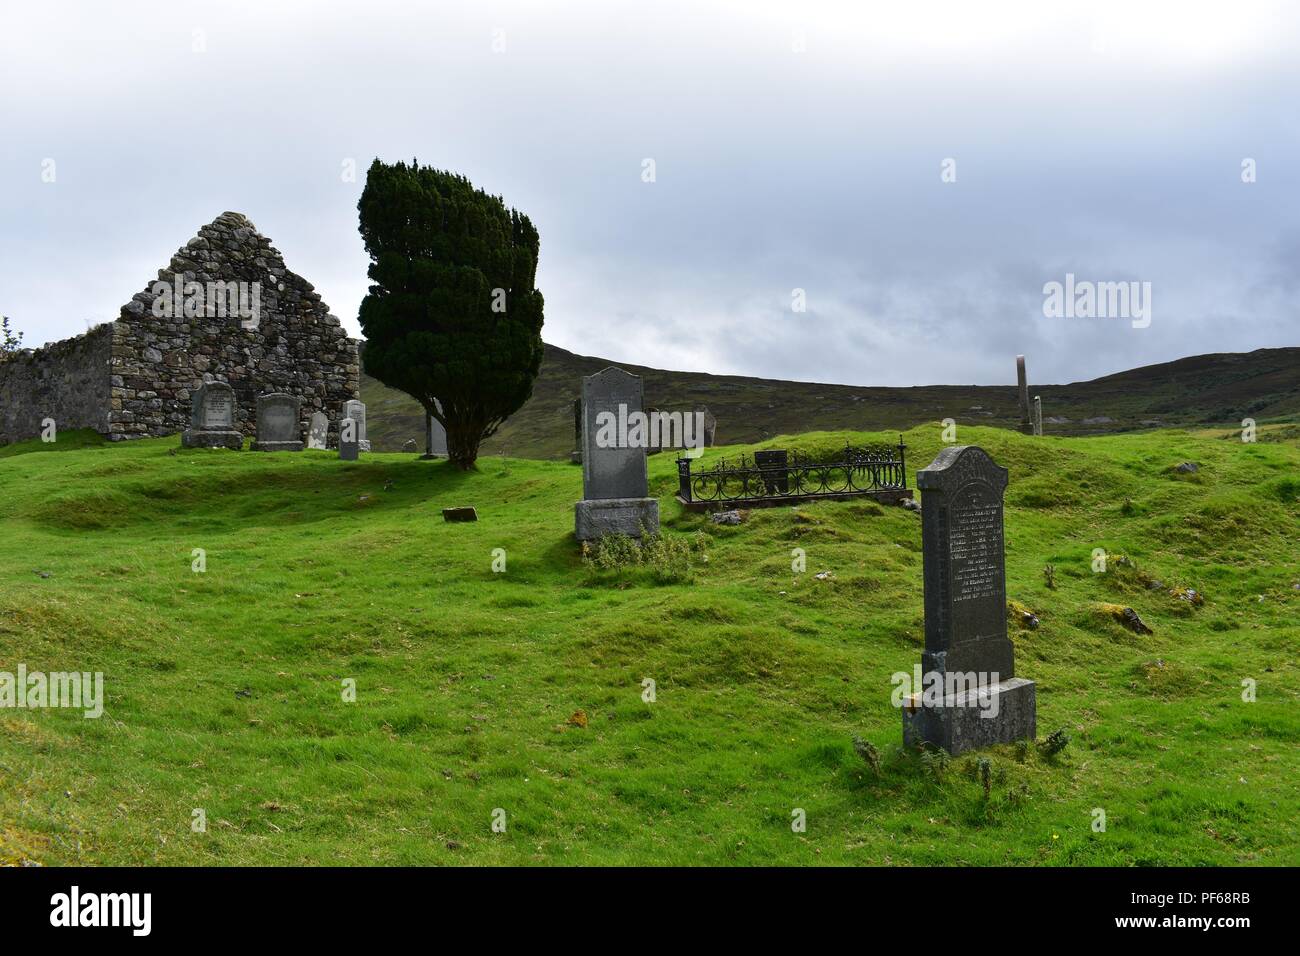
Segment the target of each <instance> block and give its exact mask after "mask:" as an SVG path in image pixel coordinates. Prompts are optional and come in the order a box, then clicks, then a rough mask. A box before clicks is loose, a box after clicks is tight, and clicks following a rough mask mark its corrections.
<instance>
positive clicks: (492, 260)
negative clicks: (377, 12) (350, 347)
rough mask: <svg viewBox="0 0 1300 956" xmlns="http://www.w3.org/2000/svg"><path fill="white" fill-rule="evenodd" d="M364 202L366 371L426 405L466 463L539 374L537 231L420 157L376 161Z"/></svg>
mask: <svg viewBox="0 0 1300 956" xmlns="http://www.w3.org/2000/svg"><path fill="white" fill-rule="evenodd" d="M357 209H358V212H359V213H360V218H361V238H362V240H363V241H364V242H365V247H366V251H367V252H368V253H369V254H370V268H369V270H368V274H369V276H370V280H371V282H372V283H373V285H371V286H370V294H369V295H367V296H366V297H365V299H364V300H362V303H361V310H360V316H359V318H360V321H361V329H362V332H363V334H364V335H365V337H366V346H365V368H366V373H367V374H369V375H372V376H374V377H375V378H377V379H379V381H381V382H383V383H384V384H385V385H388V386H389V387H391V388H396V389H400V390H401V391H403V392H406V393H407V394H408V395H410V396H412V397H413V398H414V399H415V400H416V401H418V402H419V403H420V404H421V405H423V406H424V410H425V412H427V413H428V414H429V415H432V416H433V417H434V418H436V419H437V420H438V421H440V422H441V423H442V425H443V427H445V428H446V429H447V454H448V458H450V459H451V461H453V462H455V463H456V465H457V466H459V467H460V468H471V467H473V465H474V461H475V459H476V458H477V457H478V449H479V445H480V444H481V443H482V442H483V441H484V440H485V439H487V438H488V437H490V436H491V435H492V434H493V433H494V432H495V431H496V430H497V428H498V427H499V426H500V425H501V423H502V422H503V421H505V420H506V418H507V417H508V416H510V415H512V414H513V413H514V412H516V411H518V410H519V408H520V407H521V406H522V405H523V404H524V402H526V401H527V400H528V398H529V396H530V395H532V392H533V381H534V380H535V379H536V378H537V373H538V372H539V371H540V369H541V365H542V308H543V301H542V294H541V292H539V291H538V290H537V289H536V288H535V287H534V285H533V283H534V281H535V279H536V274H537V250H538V235H537V230H536V229H535V228H533V224H532V222H530V221H529V219H528V217H527V216H525V215H522V214H521V213H519V212H518V211H517V210H514V209H509V208H507V207H506V204H505V202H504V201H503V200H502V199H501V197H499V196H489V195H488V194H487V193H485V192H484V191H483V190H481V189H475V188H474V186H473V185H472V184H471V183H470V181H469V180H468V179H466V178H465V177H464V176H457V175H455V174H453V173H450V172H444V171H442V170H437V169H432V168H430V167H427V166H420V165H419V164H418V163H415V162H412V163H411V165H409V166H408V165H407V164H406V163H401V162H399V163H396V164H388V163H383V162H380V161H379V160H378V159H376V160H375V161H374V162H373V163H371V165H370V169H369V171H368V172H367V173H366V186H365V189H364V190H363V191H362V193H361V200H360V202H359V203H358V204H357ZM434 399H437V400H438V402H439V404H441V406H442V408H441V411H439V409H438V406H437V405H435V404H434Z"/></svg>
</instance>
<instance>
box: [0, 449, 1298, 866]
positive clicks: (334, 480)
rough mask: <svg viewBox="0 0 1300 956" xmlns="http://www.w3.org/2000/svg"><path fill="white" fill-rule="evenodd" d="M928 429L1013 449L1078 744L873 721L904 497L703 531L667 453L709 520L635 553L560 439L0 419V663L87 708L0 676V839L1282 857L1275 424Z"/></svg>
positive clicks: (197, 851)
mask: <svg viewBox="0 0 1300 956" xmlns="http://www.w3.org/2000/svg"><path fill="white" fill-rule="evenodd" d="M863 437H864V436H863V435H861V434H850V433H818V434H806V435H802V436H799V437H797V438H793V439H787V440H782V441H780V442H769V443H768V447H771V446H772V445H774V444H780V445H782V446H784V447H798V448H801V449H804V450H809V451H816V450H818V449H829V448H831V447H835V446H840V445H842V444H843V442H844V441H845V440H850V439H851V440H854V441H857V440H861V439H862V438H863ZM879 437H881V438H883V439H890V438H893V437H895V436H894V435H893V434H892V433H889V434H884V435H881V436H879ZM958 437H959V440H961V441H962V442H964V443H974V444H980V445H982V446H984V447H985V448H986V449H987V450H988V451H989V452H990V453H991V454H992V455H993V456H994V458H995V459H996V460H998V461H999V462H1000V463H1001V464H1003V465H1005V466H1007V467H1008V468H1009V469H1010V472H1011V485H1010V488H1009V489H1008V493H1007V505H1008V508H1007V536H1006V537H1007V583H1008V595H1009V597H1011V598H1012V599H1014V600H1015V601H1017V602H1021V603H1022V604H1023V605H1024V606H1026V607H1027V608H1030V609H1032V610H1033V611H1034V612H1035V613H1037V615H1038V616H1039V618H1040V619H1041V625H1040V626H1039V627H1038V628H1037V629H1034V630H1028V629H1023V628H1022V627H1020V626H1017V625H1013V628H1012V633H1013V637H1014V639H1015V642H1016V647H1017V669H1018V672H1019V673H1020V674H1021V675H1023V676H1026V677H1030V678H1032V679H1034V680H1035V681H1037V684H1038V725H1039V735H1040V738H1042V737H1045V736H1046V735H1047V734H1048V733H1050V732H1052V731H1054V730H1056V729H1058V728H1065V729H1066V731H1067V733H1068V734H1069V735H1070V737H1071V743H1070V745H1069V746H1068V747H1067V748H1066V749H1065V750H1064V752H1062V753H1060V754H1059V755H1057V756H1055V757H1049V756H1047V755H1046V754H1045V753H1044V752H1042V750H1041V749H1040V748H1037V747H1034V748H1028V749H1027V750H1022V749H1018V748H1015V747H1001V748H996V749H994V750H991V751H989V752H988V753H987V754H984V755H968V756H965V757H961V758H957V759H954V760H952V761H950V762H947V763H944V762H941V761H937V760H936V759H935V758H933V757H923V756H921V755H918V754H916V753H912V752H904V751H902V750H901V748H900V746H899V744H900V743H901V731H900V724H901V721H900V716H899V713H898V711H897V710H895V709H894V708H893V707H892V706H891V704H890V696H891V692H892V686H891V683H890V675H891V674H892V673H894V672H896V671H910V670H911V668H912V667H913V665H914V664H916V663H917V662H918V661H919V659H920V651H921V643H922V634H923V623H922V584H921V554H920V540H921V532H920V520H919V517H918V516H917V515H916V514H913V513H911V512H909V511H906V510H904V509H901V508H892V507H891V508H884V507H881V506H878V505H876V504H874V503H871V502H865V501H857V502H843V503H822V504H816V505H808V506H802V507H799V508H789V507H785V508H774V509H768V510H763V511H754V512H752V513H751V514H750V516H749V518H748V520H747V521H746V522H745V523H744V524H742V525H740V526H738V527H720V526H714V525H712V524H711V523H710V522H708V521H707V519H704V518H701V517H698V516H694V515H688V514H686V513H684V512H683V511H682V510H681V509H680V507H679V506H678V505H677V504H676V503H675V502H674V501H673V499H672V497H671V496H672V493H673V490H674V484H675V480H674V477H673V462H672V461H671V460H670V457H669V456H667V455H661V456H657V457H654V458H652V459H651V493H652V494H656V495H658V497H659V500H660V505H661V508H662V512H663V515H664V523H665V529H666V535H667V536H668V537H669V538H671V539H674V540H676V539H679V538H686V537H688V536H690V537H692V538H693V537H694V536H696V535H702V536H703V538H704V539H707V542H708V546H707V548H706V549H705V550H704V551H703V556H700V557H697V558H696V561H695V565H694V568H693V570H692V571H691V573H690V575H689V576H686V577H683V576H680V575H679V576H678V578H677V579H675V580H671V581H669V582H667V583H665V582H663V581H661V580H659V578H658V577H657V576H656V575H655V574H654V573H653V572H652V571H649V570H645V569H634V570H632V571H629V572H627V573H626V574H621V575H620V574H617V573H615V572H601V573H598V572H594V571H592V570H589V569H588V568H587V567H585V566H584V564H583V561H582V558H581V555H580V552H579V551H578V549H577V548H576V547H575V545H574V543H573V541H572V528H573V502H574V500H575V499H576V498H578V497H579V496H580V489H581V476H580V471H579V469H578V468H576V467H574V466H571V465H568V464H565V463H561V462H547V461H532V460H512V459H500V458H484V459H483V460H481V462H480V467H479V470H478V471H477V472H475V473H468V474H464V473H458V472H456V471H454V470H452V469H451V468H450V467H449V466H448V465H447V464H446V463H444V462H434V463H430V462H421V461H417V460H414V458H413V457H412V456H409V455H400V454H391V455H384V454H375V455H370V456H366V457H364V458H363V460H362V461H361V462H359V463H344V462H340V461H338V460H337V458H336V457H334V456H333V455H332V454H329V453H324V452H304V453H302V454H296V455H289V454H282V455H265V454H256V453H252V452H247V451H246V452H242V453H240V452H229V451H201V452H200V451H188V450H180V449H179V448H178V444H179V442H178V439H176V438H169V439H157V440H149V441H139V442H132V443H129V444H122V445H114V446H107V445H99V444H98V442H97V440H95V439H94V438H93V437H92V436H88V435H85V434H69V435H64V436H62V437H61V440H60V443H59V444H58V445H55V446H45V445H41V444H40V443H35V444H31V443H29V444H26V445H18V446H11V447H9V448H6V449H4V450H3V451H0V671H10V672H13V671H16V669H17V667H18V665H19V664H20V663H22V664H25V665H26V667H27V668H28V669H29V670H43V671H58V670H73V669H75V670H81V671H102V672H103V673H104V675H105V685H106V704H105V712H104V715H103V717H102V718H100V719H98V720H88V719H84V718H83V717H82V716H81V714H80V712H78V711H69V710H57V709H50V710H16V709H6V710H0V728H2V729H3V733H2V734H0V862H3V863H17V862H22V861H36V862H40V863H43V864H46V865H56V864H71V863H95V864H146V863H158V864H271V863H276V864H307V863H323V864H492V863H510V864H543V863H567V864H632V863H640V864H697V863H698V864H962V865H979V864H1008V863H1015V864H1142V865H1146V864H1275V865H1277V864H1286V865H1296V864H1300V823H1298V822H1297V821H1298V820H1300V748H1298V747H1297V743H1300V706H1297V705H1298V704H1300V682H1298V681H1297V677H1298V676H1300V672H1298V670H1297V659H1296V658H1297V648H1298V647H1300V626H1298V624H1297V622H1298V621H1300V589H1297V585H1298V584H1300V566H1298V565H1297V554H1298V547H1297V541H1298V540H1300V447H1298V446H1297V443H1296V441H1295V440H1294V438H1293V437H1292V438H1288V439H1285V440H1281V441H1272V442H1260V443H1258V444H1243V443H1241V442H1239V441H1235V442H1234V441H1230V440H1224V439H1222V438H1220V437H1217V436H1215V435H1213V434H1208V433H1207V434H1204V435H1193V434H1189V433H1187V432H1180V431H1163V432H1157V433H1143V434H1127V435H1117V436H1108V437H1100V438H1058V437H1048V438H1042V439H1033V438H1027V437H1024V436H1021V435H1018V434H1014V433H1012V432H1010V431H1006V430H999V429H992V428H963V429H962V430H961V433H960V434H959V436H958ZM906 439H907V442H908V445H909V463H910V464H911V466H912V468H913V469H914V468H915V467H918V466H922V465H924V464H925V463H927V462H928V461H930V459H931V458H932V457H933V456H934V454H935V453H936V452H937V451H938V449H939V448H940V447H941V446H940V444H939V439H940V431H939V427H938V426H937V425H927V426H922V427H918V428H915V429H913V430H912V431H910V432H908V433H907V435H906ZM738 450H740V449H736V448H731V449H718V450H715V451H714V452H711V453H710V455H709V456H706V460H709V459H710V458H713V457H716V455H717V454H720V453H725V454H728V455H730V454H732V453H734V452H736V451H738ZM745 450H751V449H749V448H747V449H745ZM1184 460H1191V461H1195V462H1197V463H1199V465H1200V470H1199V471H1198V472H1196V473H1194V474H1182V473H1178V472H1176V471H1174V470H1173V467H1174V466H1175V465H1177V464H1178V463H1179V462H1182V461H1184ZM911 478H912V475H911V474H909V479H911ZM451 505H474V506H476V507H477V509H478V513H479V521H478V522H477V523H475V524H446V523H444V522H443V521H442V519H441V516H440V513H439V511H440V509H441V508H443V507H447V506H451ZM196 548H201V549H204V551H205V552H206V571H205V572H203V573H196V572H195V571H194V570H192V561H193V557H192V553H193V549H196ZM794 548H803V549H805V550H806V553H807V570H806V573H801V574H796V573H793V572H792V570H791V551H792V549H794ZM1095 548H1105V549H1106V550H1107V551H1108V552H1110V553H1111V560H1110V562H1109V565H1108V571H1107V572H1106V573H1104V574H1097V573H1093V571H1092V568H1091V561H1092V553H1093V550H1094V549H1095ZM495 549H504V551H505V557H506V570H505V571H504V573H495V572H494V571H493V570H492V563H493V560H494V550H495ZM1119 554H1123V555H1127V556H1129V558H1130V559H1131V561H1132V562H1134V563H1135V564H1136V568H1134V567H1133V566H1132V565H1130V564H1127V563H1123V562H1119V561H1118V560H1117V558H1116V556H1117V555H1119ZM497 556H498V557H499V553H498V555H497ZM703 557H707V561H706V560H703ZM1048 563H1051V564H1053V565H1054V566H1055V568H1056V587H1055V589H1049V588H1048V586H1047V583H1046V579H1045V575H1044V573H1043V568H1044V565H1045V564H1048ZM823 571H829V572H831V574H830V575H829V576H827V577H826V578H825V579H822V580H819V579H818V578H817V577H816V576H815V575H816V574H818V573H819V572H823ZM43 574H44V575H48V576H42V575H43ZM1143 575H1151V576H1153V577H1155V578H1158V579H1159V580H1160V581H1161V582H1163V583H1164V584H1165V588H1162V589H1150V588H1148V587H1147V586H1145V584H1144V579H1143ZM1180 586H1181V587H1192V588H1195V589H1196V590H1198V591H1200V592H1202V593H1203V594H1204V596H1205V604H1204V605H1203V606H1194V605H1192V604H1191V603H1189V602H1187V601H1184V600H1181V599H1180V598H1179V597H1177V596H1176V595H1174V594H1172V593H1170V589H1173V588H1175V587H1180ZM1106 605H1124V606H1132V607H1133V608H1135V609H1136V610H1137V611H1138V613H1139V614H1140V615H1141V616H1142V618H1143V619H1144V620H1145V621H1146V622H1147V623H1148V624H1149V625H1151V627H1152V628H1153V629H1154V634H1153V635H1149V636H1144V635H1139V634H1135V633H1132V632H1131V631H1129V630H1127V629H1126V628H1124V627H1123V626H1122V625H1121V624H1120V623H1118V622H1117V621H1116V620H1115V619H1114V618H1113V617H1112V616H1110V614H1109V613H1108V611H1107V610H1106V608H1105V606H1106ZM645 678H651V679H653V680H654V681H655V684H656V695H655V700H654V702H652V703H647V702H645V701H643V699H642V695H643V680H644V679H645ZM1246 678H1251V679H1253V680H1255V681H1257V694H1258V699H1257V701H1256V702H1254V703H1246V702H1244V701H1243V700H1242V681H1243V679H1246ZM349 679H350V680H354V681H355V686H356V701H355V702H354V703H349V702H345V701H344V699H343V692H342V688H343V682H344V681H345V680H349ZM579 711H581V714H579V713H578V712H579ZM854 735H859V736H861V737H862V738H864V739H866V740H868V741H870V742H872V743H873V744H874V745H875V747H876V748H878V750H879V752H880V755H881V766H880V768H879V772H878V773H877V772H876V771H875V770H873V769H872V768H871V767H870V766H869V765H868V764H867V763H866V762H865V761H864V760H862V759H861V758H860V757H859V756H858V755H857V754H856V753H855V749H854V745H853V737H854ZM980 756H987V757H988V758H989V759H990V761H991V772H990V786H989V793H988V795H987V796H986V794H985V790H984V788H983V786H982V785H981V783H980V782H979V780H978V779H977V774H978V770H977V768H978V760H979V757H980ZM196 808H201V809H203V811H204V812H205V814H206V820H207V829H206V832H203V833H195V832H192V829H191V820H192V818H193V811H194V810H195V809H196ZM1094 808H1100V809H1102V810H1104V811H1105V813H1106V820H1107V827H1106V830H1105V832H1094V831H1093V829H1092V822H1093V819H1094V817H1093V810H1094ZM498 809H500V810H503V811H504V814H505V816H504V819H505V822H506V827H505V831H504V832H493V829H492V822H493V814H494V811H496V810H498ZM796 809H802V810H804V811H805V813H806V819H807V829H806V832H803V833H799V832H794V831H792V827H791V821H792V812H793V811H794V810H796ZM497 818H498V819H500V815H498V817H497Z"/></svg>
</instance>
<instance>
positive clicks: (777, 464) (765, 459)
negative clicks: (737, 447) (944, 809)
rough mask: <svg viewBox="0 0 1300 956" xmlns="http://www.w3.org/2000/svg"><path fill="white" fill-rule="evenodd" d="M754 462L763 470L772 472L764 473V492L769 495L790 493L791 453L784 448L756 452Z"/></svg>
mask: <svg viewBox="0 0 1300 956" xmlns="http://www.w3.org/2000/svg"><path fill="white" fill-rule="evenodd" d="M754 464H755V465H757V466H758V468H759V469H760V470H761V471H764V472H771V474H770V475H767V474H765V475H763V476H762V477H763V492H764V493H765V494H769V495H776V494H781V495H788V494H789V493H790V472H789V470H788V469H789V466H790V453H789V452H788V451H786V450H785V449H784V448H778V449H775V450H774V451H756V452H754Z"/></svg>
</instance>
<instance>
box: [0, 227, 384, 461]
mask: <svg viewBox="0 0 1300 956" xmlns="http://www.w3.org/2000/svg"><path fill="white" fill-rule="evenodd" d="M360 374H361V366H360V360H359V359H358V356H357V342H356V340H354V339H350V338H348V336H347V333H346V332H345V331H344V330H343V327H342V325H341V324H340V323H339V320H338V318H337V317H335V316H333V315H331V314H330V312H329V307H328V306H326V305H325V303H324V302H322V301H321V297H320V294H319V293H318V292H316V290H315V289H314V288H313V287H312V285H311V283H310V282H308V281H307V280H306V279H304V278H302V277H301V276H299V275H296V274H294V273H293V272H290V271H289V270H288V269H287V268H285V264H284V259H283V258H282V257H281V255H280V253H279V252H277V251H276V249H275V248H274V247H273V246H272V245H271V242H270V240H269V239H267V238H266V237H265V236H262V235H261V234H259V233H258V232H257V230H256V229H255V228H254V227H253V224H252V223H251V222H249V221H248V219H247V218H245V217H244V216H242V215H240V214H239V213H233V212H227V213H222V214H221V215H220V216H218V217H217V218H216V219H215V220H214V221H213V222H211V223H210V224H208V225H206V226H204V227H203V228H202V229H200V230H199V234H198V235H197V236H195V237H194V238H193V239H191V240H190V241H189V242H188V243H186V244H185V245H184V246H182V247H181V248H180V249H179V250H178V251H177V253H176V255H174V256H172V259H171V261H170V262H169V263H168V264H167V266H166V267H165V268H163V269H160V270H158V278H157V279H156V280H154V281H152V282H150V283H148V285H146V287H145V289H144V291H143V292H139V293H137V294H136V295H135V296H133V297H132V299H131V301H130V302H128V303H127V304H126V305H124V306H123V307H122V310H121V316H120V318H118V320H117V321H116V322H113V323H111V324H109V325H105V326H102V327H100V328H98V329H96V330H94V331H93V332H91V333H88V334H87V335H84V336H80V337H78V338H75V339H69V340H67V341H66V342H59V343H56V344H54V345H49V346H46V347H45V348H42V349H37V350H36V351H34V352H26V353H21V354H20V355H19V356H18V357H17V358H15V359H14V360H13V361H12V362H7V363H5V364H3V365H0V443H6V442H11V441H19V440H22V439H27V438H34V437H36V436H37V435H39V434H40V422H41V420H42V419H43V418H46V417H49V418H53V419H54V420H55V422H56V424H57V426H58V428H60V429H69V428H87V427H89V428H94V429H96V430H97V431H99V432H101V433H102V434H104V435H107V436H108V437H109V438H111V439H112V440H114V441H119V440H122V439H126V438H140V437H145V436H158V435H170V434H174V433H176V432H180V431H183V430H184V429H185V428H186V427H188V425H189V421H190V393H191V392H192V391H193V390H194V389H196V388H198V387H199V386H200V385H202V384H203V383H204V382H214V381H215V382H225V383H227V384H229V385H230V386H231V388H233V389H234V392H235V397H236V399H237V401H238V405H239V407H238V409H237V411H236V420H235V426H236V428H238V429H239V430H240V431H242V432H243V433H244V434H245V435H246V436H250V437H251V436H252V435H253V434H254V433H255V431H256V425H257V396H258V395H261V394H265V393H267V392H287V393H289V394H292V395H297V396H298V397H299V398H300V399H301V400H302V404H301V410H302V412H301V414H302V421H301V425H302V428H303V430H304V432H305V431H306V428H307V424H308V422H309V420H310V419H311V415H312V413H313V412H316V411H323V412H324V413H325V414H326V415H327V416H328V417H329V418H330V420H331V421H336V420H338V419H339V418H340V417H341V409H342V406H343V403H344V402H346V401H348V400H349V399H353V398H357V397H359V387H360V386H359V380H360Z"/></svg>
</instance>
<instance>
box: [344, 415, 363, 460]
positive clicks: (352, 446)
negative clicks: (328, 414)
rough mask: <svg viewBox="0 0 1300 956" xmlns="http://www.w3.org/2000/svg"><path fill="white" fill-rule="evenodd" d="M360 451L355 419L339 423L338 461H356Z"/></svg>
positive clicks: (346, 419)
mask: <svg viewBox="0 0 1300 956" xmlns="http://www.w3.org/2000/svg"><path fill="white" fill-rule="evenodd" d="M360 450H361V442H360V440H359V439H358V438H357V423H356V419H353V418H345V419H343V420H342V421H341V422H339V459H340V460H342V461H356V460H357V457H358V452H360Z"/></svg>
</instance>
